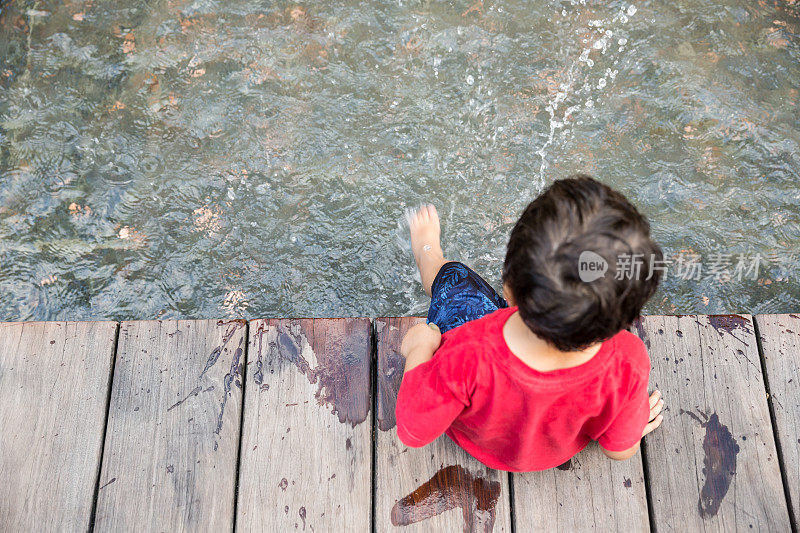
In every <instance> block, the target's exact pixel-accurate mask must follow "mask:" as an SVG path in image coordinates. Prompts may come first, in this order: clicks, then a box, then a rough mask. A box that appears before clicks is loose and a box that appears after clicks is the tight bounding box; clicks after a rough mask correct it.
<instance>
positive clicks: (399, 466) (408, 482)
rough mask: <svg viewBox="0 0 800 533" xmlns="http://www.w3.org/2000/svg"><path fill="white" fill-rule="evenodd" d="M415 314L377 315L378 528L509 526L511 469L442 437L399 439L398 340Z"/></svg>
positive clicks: (400, 371) (490, 528)
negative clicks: (416, 444) (424, 441)
mask: <svg viewBox="0 0 800 533" xmlns="http://www.w3.org/2000/svg"><path fill="white" fill-rule="evenodd" d="M418 321H419V319H415V318H379V319H377V320H376V321H375V327H376V331H377V337H378V338H377V344H378V398H377V399H378V405H377V411H376V415H377V424H378V429H379V431H378V435H377V453H376V470H377V472H376V478H377V481H376V487H375V492H376V494H375V498H376V500H375V529H376V530H377V531H387V530H390V529H396V528H398V527H402V528H403V531H404V532H406V531H408V532H414V531H424V532H427V531H461V530H463V531H485V532H488V531H501V532H502V531H511V514H510V498H509V489H508V487H509V484H508V474H507V473H506V472H500V471H497V470H492V469H490V468H487V467H485V466H484V465H482V464H481V463H480V462H478V461H477V460H475V459H473V458H472V457H471V456H469V455H468V454H467V453H466V452H465V451H464V450H462V449H461V448H459V447H458V446H456V445H455V444H453V442H452V441H451V440H450V439H449V438H448V437H446V436H442V437H440V438H439V439H437V440H436V441H434V442H433V443H432V444H429V445H428V446H425V447H423V448H407V447H406V446H404V445H403V444H402V443H401V442H400V440H399V439H398V438H397V433H396V431H395V429H394V428H395V418H394V407H395V402H396V400H397V391H398V389H399V388H400V381H401V380H402V376H403V364H404V361H403V358H402V357H401V356H400V353H399V349H400V342H401V340H402V338H403V335H404V334H405V332H406V331H408V328H410V327H411V326H413V325H414V324H415V323H417V322H418Z"/></svg>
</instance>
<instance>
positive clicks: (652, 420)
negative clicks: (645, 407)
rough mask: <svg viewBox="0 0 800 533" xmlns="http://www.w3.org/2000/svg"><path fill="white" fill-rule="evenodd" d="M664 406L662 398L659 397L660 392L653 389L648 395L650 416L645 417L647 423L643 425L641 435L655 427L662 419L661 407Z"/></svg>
mask: <svg viewBox="0 0 800 533" xmlns="http://www.w3.org/2000/svg"><path fill="white" fill-rule="evenodd" d="M663 408H664V400H662V399H661V392H660V391H655V392H654V393H653V394H651V395H650V416H649V417H648V418H647V420H648V422H647V425H646V426H645V427H644V431H643V432H642V437H644V436H645V435H647V434H648V433H650V432H651V431H653V430H654V429H656V428H657V427H658V426H660V425H661V422H663V421H664V416H663V415H662V414H661V409H663Z"/></svg>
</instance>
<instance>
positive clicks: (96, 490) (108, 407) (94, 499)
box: [89, 322, 119, 531]
mask: <svg viewBox="0 0 800 533" xmlns="http://www.w3.org/2000/svg"><path fill="white" fill-rule="evenodd" d="M116 324H117V326H116V328H115V329H114V347H113V348H112V350H111V365H109V366H110V367H111V368H110V370H109V375H108V390H107V391H106V414H105V417H104V418H103V438H102V439H101V440H100V459H99V460H98V461H97V468H96V471H97V472H96V473H95V480H94V494H93V495H92V513H91V514H90V515H89V531H94V517H95V514H96V513H97V497H98V495H99V494H100V473H101V471H102V468H103V454H104V453H105V450H106V431H107V430H108V414H109V411H111V388H112V387H113V386H114V365H115V364H116V363H117V346H118V345H119V322H117V323H116Z"/></svg>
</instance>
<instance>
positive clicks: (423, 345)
mask: <svg viewBox="0 0 800 533" xmlns="http://www.w3.org/2000/svg"><path fill="white" fill-rule="evenodd" d="M441 342H442V334H441V333H440V332H439V327H438V326H437V325H436V324H433V323H430V324H417V325H416V326H414V327H413V328H411V329H409V330H408V332H407V333H406V335H405V337H403V342H402V343H401V344H400V353H401V354H402V356H403V357H404V358H405V360H406V365H405V371H406V372H408V371H409V370H411V369H412V368H414V367H417V366H419V365H421V364H422V363H426V362H428V361H430V360H431V359H433V354H434V353H435V352H436V349H437V348H439V344H441Z"/></svg>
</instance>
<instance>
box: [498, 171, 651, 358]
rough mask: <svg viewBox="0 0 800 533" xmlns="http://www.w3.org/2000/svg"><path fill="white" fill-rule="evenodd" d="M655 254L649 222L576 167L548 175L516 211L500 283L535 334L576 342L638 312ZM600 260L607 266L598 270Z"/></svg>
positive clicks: (568, 347) (581, 344)
mask: <svg viewBox="0 0 800 533" xmlns="http://www.w3.org/2000/svg"><path fill="white" fill-rule="evenodd" d="M584 252H586V253H584ZM582 254H583V256H582ZM594 254H596V255H594ZM598 256H599V257H598ZM661 259H662V254H661V249H660V248H659V246H658V245H657V244H656V243H655V242H653V241H652V240H651V239H650V224H649V223H648V222H647V220H646V219H645V218H644V217H643V216H642V215H641V214H639V212H638V211H637V210H636V208H635V207H634V206H633V205H631V204H630V202H628V200H626V199H625V197H624V196H622V195H621V194H620V193H618V192H616V191H614V190H612V189H611V188H610V187H607V186H606V185H603V184H602V183H600V182H598V181H596V180H594V179H592V178H590V177H589V176H585V175H577V176H573V177H571V178H569V179H564V180H559V181H556V182H555V183H553V184H552V185H551V186H550V187H549V188H548V189H547V190H546V191H545V192H544V193H542V194H541V195H540V196H539V197H538V198H536V199H535V200H534V201H533V202H531V203H530V205H528V207H527V208H526V209H525V212H524V213H522V216H521V217H520V219H519V221H517V224H516V225H515V226H514V229H513V231H512V232H511V238H510V240H509V243H508V250H507V252H506V260H505V264H504V266H503V283H504V285H505V287H506V289H507V290H509V291H510V293H511V297H512V298H513V300H514V303H515V304H516V305H518V306H519V314H520V316H521V317H522V320H523V321H524V322H525V324H526V325H527V326H528V327H529V328H530V329H531V330H532V331H533V332H534V333H535V334H536V335H538V336H539V337H541V338H543V339H544V340H546V341H547V342H549V343H550V344H552V345H553V346H555V347H556V348H558V349H559V350H563V351H572V350H580V349H584V348H586V347H588V346H590V345H592V344H594V343H596V342H600V341H603V340H605V339H608V338H610V337H612V336H614V335H615V334H616V333H617V332H619V331H620V330H622V329H624V328H626V327H628V326H629V325H630V324H631V322H633V320H634V319H635V318H636V317H638V316H639V313H640V312H641V310H642V306H643V305H644V304H645V302H646V301H647V300H648V299H649V298H650V297H651V296H652V295H653V293H654V292H655V290H656V288H657V286H658V282H659V280H660V271H659V270H657V269H656V270H653V269H651V266H652V265H653V262H654V261H660V260H661ZM603 262H605V264H607V266H608V270H606V271H605V273H604V275H600V273H601V272H602V268H603ZM637 264H638V265H639V266H638V273H637ZM651 272H652V276H651ZM648 277H650V279H647V278H648ZM618 278H619V279H618ZM584 280H587V281H584Z"/></svg>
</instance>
